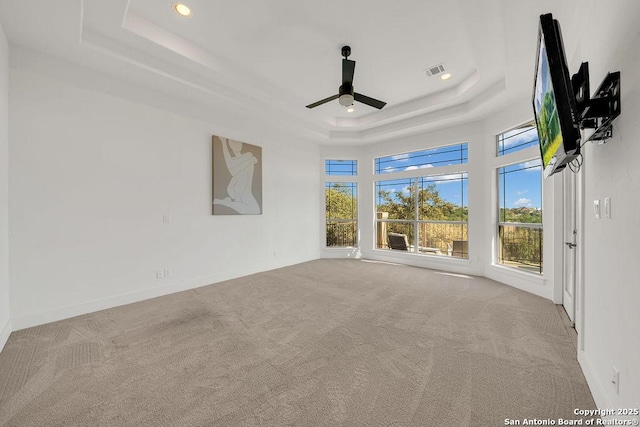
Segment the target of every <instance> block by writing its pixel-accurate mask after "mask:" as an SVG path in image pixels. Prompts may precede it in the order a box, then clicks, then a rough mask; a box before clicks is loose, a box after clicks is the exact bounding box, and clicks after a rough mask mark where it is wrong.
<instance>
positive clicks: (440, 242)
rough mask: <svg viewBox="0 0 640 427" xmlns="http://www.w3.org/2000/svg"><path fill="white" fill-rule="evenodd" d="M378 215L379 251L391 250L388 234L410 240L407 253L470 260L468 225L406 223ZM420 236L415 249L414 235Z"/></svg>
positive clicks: (457, 223) (464, 223) (437, 222)
mask: <svg viewBox="0 0 640 427" xmlns="http://www.w3.org/2000/svg"><path fill="white" fill-rule="evenodd" d="M383 218H384V214H383V213H379V214H378V221H377V233H376V247H377V248H378V249H392V248H390V247H389V243H388V234H389V233H400V234H404V235H406V236H407V242H408V245H409V247H408V251H409V252H414V253H419V254H424V255H444V256H452V257H457V258H468V257H469V253H468V237H467V223H466V222H463V221H404V220H392V219H391V220H390V219H383ZM416 233H417V235H418V239H417V241H418V245H417V247H416V239H415V235H416Z"/></svg>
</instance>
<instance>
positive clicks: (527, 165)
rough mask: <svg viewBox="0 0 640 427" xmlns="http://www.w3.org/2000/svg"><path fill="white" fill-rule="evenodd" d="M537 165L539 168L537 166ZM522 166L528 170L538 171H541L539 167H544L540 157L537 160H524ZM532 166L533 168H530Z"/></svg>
mask: <svg viewBox="0 0 640 427" xmlns="http://www.w3.org/2000/svg"><path fill="white" fill-rule="evenodd" d="M536 166H537V168H536ZM522 167H524V168H526V171H527V172H536V171H539V169H538V168H542V163H541V162H540V160H539V159H536V160H529V161H528V162H524V163H523V164H522ZM529 168H531V169H529Z"/></svg>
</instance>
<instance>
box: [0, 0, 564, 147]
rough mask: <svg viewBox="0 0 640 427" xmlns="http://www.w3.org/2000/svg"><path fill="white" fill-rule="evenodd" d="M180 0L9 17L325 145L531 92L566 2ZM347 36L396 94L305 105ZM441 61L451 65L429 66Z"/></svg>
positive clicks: (366, 138)
mask: <svg viewBox="0 0 640 427" xmlns="http://www.w3.org/2000/svg"><path fill="white" fill-rule="evenodd" d="M173 3H174V2H173V1H171V0H128V1H127V0H84V1H82V0H58V1H55V2H54V1H51V0H23V1H19V2H17V1H9V0H1V1H0V21H1V23H2V26H3V28H4V31H5V33H6V35H7V38H8V39H9V41H10V42H11V43H12V44H13V45H17V46H21V47H24V48H28V49H30V50H35V51H40V52H45V53H47V54H48V55H50V56H52V57H54V58H58V59H62V60H64V61H65V62H71V63H73V64H76V65H81V66H83V67H86V68H91V69H97V70H99V71H101V72H102V73H104V74H105V75H108V76H111V77H113V78H115V79H119V80H121V81H125V82H128V83H130V84H134V85H139V86H141V87H145V88H146V89H147V90H149V89H151V90H154V91H158V92H162V93H166V94H169V95H172V96H178V97H180V98H182V99H183V100H185V101H188V102H190V103H192V104H193V105H194V106H197V107H198V109H199V110H200V111H204V112H206V111H207V110H208V109H210V110H211V111H214V110H215V108H225V109H230V110H237V111H238V112H239V113H244V114H247V113H248V114H251V115H252V116H253V117H256V119H262V120H265V121H271V122H274V121H275V122H278V123H280V124H281V125H286V126H289V127H291V128H292V129H293V130H294V131H295V132H298V133H300V134H304V135H306V136H309V137H312V138H314V139H316V140H318V141H319V142H321V143H327V144H329V143H345V142H347V143H351V144H366V143H370V142H375V141H379V140H383V139H388V138H391V137H395V136H398V135H403V134H411V133H416V132H419V131H423V130H425V129H430V128H435V127H438V126H443V125H451V124H454V123H456V122H462V121H469V120H473V119H476V118H480V117H482V116H483V115H485V114H487V113H489V112H490V111H492V110H495V109H497V108H499V107H501V106H504V105H505V103H508V102H512V101H513V100H515V99H520V98H522V97H523V94H528V93H530V90H531V89H530V88H531V82H532V79H533V77H532V75H533V63H534V55H535V49H536V32H537V19H538V15H539V14H540V13H544V12H549V11H552V12H554V15H555V14H556V13H555V11H553V10H551V9H550V8H551V5H553V3H554V2H553V1H551V0H549V1H536V2H525V1H519V0H518V1H513V0H482V1H479V0H447V1H442V0H438V1H434V0H403V1H400V2H391V1H387V0H324V1H322V2H305V1H293V0H242V1H228V0H227V1H222V0H185V3H186V4H187V5H188V6H189V7H190V8H191V10H192V16H190V17H188V18H184V17H181V16H179V15H177V14H176V13H175V11H174V9H173ZM541 3H545V4H546V6H548V8H547V9H544V6H545V4H541ZM556 8H557V7H556ZM346 44H348V45H350V46H351V48H352V54H351V56H350V58H349V59H352V60H355V61H356V71H355V77H354V87H355V90H356V91H357V92H360V93H362V94H365V95H368V96H371V97H373V98H376V99H380V100H383V101H386V102H387V106H386V107H385V108H384V109H382V110H380V111H378V110H376V109H374V108H371V107H369V106H366V105H364V104H359V103H356V104H355V111H354V112H353V113H348V112H346V110H345V109H344V108H343V107H341V106H340V105H339V104H338V102H337V100H336V101H332V102H330V103H327V104H324V105H322V106H320V107H317V108H315V109H312V110H309V109H307V108H305V105H307V104H310V103H312V102H315V101H317V100H320V99H323V98H326V97H328V96H331V95H333V94H335V93H337V91H338V86H339V85H340V83H341V59H342V57H341V54H340V48H341V47H342V46H343V45H346ZM437 64H444V67H445V68H446V70H447V71H448V72H450V73H452V75H453V77H452V78H451V79H450V80H448V81H442V80H440V79H439V78H438V77H427V76H426V74H425V72H424V70H425V69H426V68H428V67H430V66H433V65H437Z"/></svg>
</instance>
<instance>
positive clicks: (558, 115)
mask: <svg viewBox="0 0 640 427" xmlns="http://www.w3.org/2000/svg"><path fill="white" fill-rule="evenodd" d="M533 111H534V114H535V118H536V127H537V128H538V139H539V141H540V154H541V156H542V164H543V167H544V175H545V177H548V176H550V175H552V174H554V173H556V172H559V171H561V170H562V169H564V168H565V167H566V166H567V165H568V164H569V163H570V162H571V161H572V160H573V159H575V158H576V157H577V156H578V154H580V128H579V118H578V112H577V109H576V99H575V96H574V93H573V87H572V84H571V78H570V77H569V70H568V68H567V62H566V58H565V54H564V47H563V44H562V35H561V33H560V25H559V24H558V21H556V20H555V19H553V17H552V16H551V14H550V13H549V14H546V15H542V16H540V27H539V31H538V52H537V60H536V72H535V82H534V88H533Z"/></svg>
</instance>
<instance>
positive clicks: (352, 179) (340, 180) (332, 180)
mask: <svg viewBox="0 0 640 427" xmlns="http://www.w3.org/2000/svg"><path fill="white" fill-rule="evenodd" d="M340 161H346V162H353V165H354V166H355V167H352V170H353V171H354V172H355V173H354V174H352V175H333V174H329V173H327V162H340ZM358 163H359V160H358V159H354V158H337V157H332V158H326V159H323V162H322V164H323V168H324V169H323V175H324V179H323V182H322V184H323V185H322V187H323V195H322V204H323V206H324V221H323V242H324V243H323V247H324V249H325V250H345V249H347V250H352V249H354V248H359V247H360V236H359V220H358V216H359V214H360V196H359V192H360V185H359V178H358V177H359V175H358V167H359V166H358ZM327 184H349V185H352V186H353V187H352V188H354V189H355V206H356V209H355V218H352V221H354V222H355V224H354V245H353V246H329V245H327V240H328V239H327V237H328V230H329V228H328V222H329V218H327V200H326V194H327ZM334 220H335V219H334ZM337 222H345V223H346V222H349V221H337Z"/></svg>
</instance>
